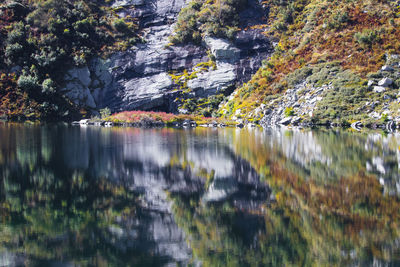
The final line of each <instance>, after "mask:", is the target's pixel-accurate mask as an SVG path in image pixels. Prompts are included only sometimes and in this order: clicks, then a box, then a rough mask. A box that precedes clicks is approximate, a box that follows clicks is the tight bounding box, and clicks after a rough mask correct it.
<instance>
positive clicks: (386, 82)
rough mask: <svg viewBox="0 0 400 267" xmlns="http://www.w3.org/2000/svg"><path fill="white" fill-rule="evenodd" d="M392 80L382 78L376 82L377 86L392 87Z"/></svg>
mask: <svg viewBox="0 0 400 267" xmlns="http://www.w3.org/2000/svg"><path fill="white" fill-rule="evenodd" d="M392 83H393V80H392V79H390V78H383V79H382V80H380V81H379V82H378V85H379V86H383V87H389V86H390V85H392Z"/></svg>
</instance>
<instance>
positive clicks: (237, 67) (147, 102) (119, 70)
mask: <svg viewBox="0 0 400 267" xmlns="http://www.w3.org/2000/svg"><path fill="white" fill-rule="evenodd" d="M186 2H187V1H185V0H175V1H172V2H171V1H168V0H151V1H143V0H118V1H115V2H114V5H113V6H114V7H124V8H123V9H122V11H120V12H119V13H118V14H119V15H120V16H121V17H124V16H128V15H129V16H131V17H133V18H137V19H138V21H139V22H140V28H141V32H142V35H143V37H144V39H145V40H146V42H145V43H143V44H138V45H137V46H135V47H132V48H130V49H128V50H127V51H125V52H119V53H116V54H113V55H112V56H111V57H109V58H108V59H106V60H102V59H99V58H96V59H94V60H92V61H91V62H90V64H88V66H87V67H86V68H83V69H73V70H71V71H70V72H69V73H68V74H67V75H66V77H65V81H66V86H65V88H64V89H63V92H64V94H65V95H66V96H67V97H68V98H70V99H71V100H72V101H73V102H75V103H76V104H77V105H79V106H82V107H89V108H91V109H93V110H98V109H101V108H105V107H109V108H110V109H111V110H112V111H113V112H116V111H123V110H135V109H139V110H160V111H169V112H177V109H178V107H177V106H175V104H174V99H175V98H176V96H177V94H178V93H179V92H176V90H174V86H173V82H172V79H171V78H170V77H169V73H170V72H171V71H178V72H180V71H183V70H184V69H187V70H191V69H192V68H193V67H194V66H195V65H196V64H198V63H201V62H207V61H209V58H208V56H207V50H208V49H210V50H211V51H212V53H213V54H214V55H215V57H216V59H217V69H216V70H212V71H209V72H206V73H202V74H199V75H198V78H196V79H194V80H192V81H190V83H189V87H190V88H191V89H192V90H193V91H194V94H195V96H197V97H206V96H209V95H213V94H216V93H218V92H219V91H221V90H223V89H226V88H228V87H230V86H232V85H235V84H236V83H242V82H245V81H247V80H249V79H250V78H251V75H252V74H254V73H255V72H256V71H257V70H258V68H259V67H260V66H261V61H262V60H263V59H265V58H267V56H268V54H269V53H270V52H271V45H270V44H269V40H268V39H267V38H266V37H265V36H264V35H263V34H262V33H261V31H260V30H248V31H242V32H240V33H239V34H238V35H237V37H236V38H235V39H234V40H233V41H228V40H224V39H217V38H211V37H208V38H206V40H205V44H203V45H201V46H196V45H193V44H188V45H185V46H172V47H169V46H168V43H169V41H168V37H169V36H170V35H171V34H172V32H173V27H174V25H173V24H172V23H171V22H174V21H176V19H177V16H178V14H179V12H180V10H181V9H182V7H184V6H185V4H186ZM249 2H250V4H249V6H248V9H246V10H245V11H244V12H243V14H241V18H242V24H243V26H244V27H243V28H245V27H246V26H249V25H252V23H260V20H261V19H262V16H263V15H262V14H263V12H260V10H262V7H261V6H260V5H259V4H258V2H257V1H249Z"/></svg>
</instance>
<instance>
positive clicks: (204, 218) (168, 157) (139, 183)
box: [0, 124, 400, 266]
mask: <svg viewBox="0 0 400 267" xmlns="http://www.w3.org/2000/svg"><path fill="white" fill-rule="evenodd" d="M399 145H400V135H399V134H385V133H381V132H370V133H352V132H346V131H339V132H338V131H333V130H326V131H324V130H319V131H309V130H288V129H284V128H280V129H271V130H267V131H261V130H238V129H218V130H216V129H194V130H178V129H135V128H95V127H79V126H78V127H73V126H66V125H48V126H37V125H23V124H0V178H1V179H0V215H1V217H0V218H1V220H0V266H3V265H5V266H7V265H11V266H14V265H17V266H19V265H29V266H71V265H78V266H166V265H168V266H175V265H183V266H187V265H193V266H268V265H273V266H282V265H287V266H289V265H306V266H309V265H324V266H332V265H341V266H349V265H351V266H353V265H372V264H377V265H380V264H381V265H392V266H396V265H399V264H400V238H399V237H400V224H399V223H400V199H399V196H400V173H399V162H400V150H399V149H400V147H399Z"/></svg>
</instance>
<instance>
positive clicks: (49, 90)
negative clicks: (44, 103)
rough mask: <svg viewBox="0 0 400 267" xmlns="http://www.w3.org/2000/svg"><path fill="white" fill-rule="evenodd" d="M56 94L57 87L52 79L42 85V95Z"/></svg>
mask: <svg viewBox="0 0 400 267" xmlns="http://www.w3.org/2000/svg"><path fill="white" fill-rule="evenodd" d="M55 92H56V86H55V84H54V82H53V80H52V79H50V78H48V79H46V80H44V81H43V83H42V93H44V94H48V95H50V94H54V93H55Z"/></svg>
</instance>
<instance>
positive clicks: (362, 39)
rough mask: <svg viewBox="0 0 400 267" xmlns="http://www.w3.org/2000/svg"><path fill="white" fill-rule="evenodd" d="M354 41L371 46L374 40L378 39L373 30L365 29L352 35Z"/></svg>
mask: <svg viewBox="0 0 400 267" xmlns="http://www.w3.org/2000/svg"><path fill="white" fill-rule="evenodd" d="M354 38H355V39H356V41H357V42H358V43H359V44H360V45H362V46H369V47H371V46H372V45H373V44H374V43H375V42H377V41H378V40H379V36H378V34H377V32H376V31H375V30H370V29H366V30H363V31H362V32H357V33H356V34H355V35H354Z"/></svg>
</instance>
